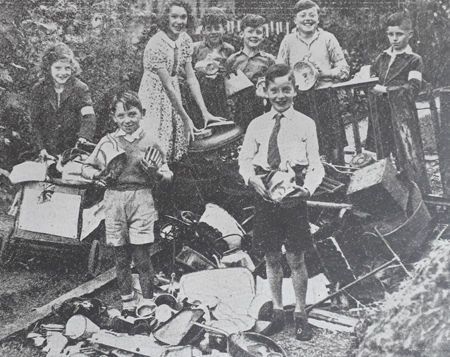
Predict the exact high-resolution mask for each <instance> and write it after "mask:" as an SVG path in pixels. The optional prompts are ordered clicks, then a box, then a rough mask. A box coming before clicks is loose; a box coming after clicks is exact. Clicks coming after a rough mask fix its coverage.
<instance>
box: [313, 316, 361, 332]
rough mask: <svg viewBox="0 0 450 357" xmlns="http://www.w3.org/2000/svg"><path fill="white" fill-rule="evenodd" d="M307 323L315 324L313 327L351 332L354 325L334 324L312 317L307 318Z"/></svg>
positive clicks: (353, 329)
mask: <svg viewBox="0 0 450 357" xmlns="http://www.w3.org/2000/svg"><path fill="white" fill-rule="evenodd" d="M308 323H309V324H310V325H313V326H315V327H319V328H323V329H327V330H330V331H334V332H347V333H352V332H354V331H355V328H354V327H349V326H344V325H339V324H334V323H332V322H328V321H324V320H317V319H314V318H308Z"/></svg>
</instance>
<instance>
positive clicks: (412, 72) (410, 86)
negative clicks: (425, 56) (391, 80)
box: [387, 56, 423, 97]
mask: <svg viewBox="0 0 450 357" xmlns="http://www.w3.org/2000/svg"><path fill="white" fill-rule="evenodd" d="M409 67H410V68H409V73H408V81H407V82H406V83H405V84H403V85H400V86H398V87H400V88H403V89H405V90H407V91H408V92H410V93H411V94H412V95H413V96H414V97H416V96H417V95H418V94H419V92H420V89H421V88H422V72H423V60H422V57H420V56H417V57H414V58H413V59H412V61H411V63H410V66H409ZM396 87H397V86H392V87H391V86H388V87H387V91H388V92H389V90H393V89H395V88H396Z"/></svg>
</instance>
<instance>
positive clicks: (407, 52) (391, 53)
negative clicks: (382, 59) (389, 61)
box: [384, 45, 413, 57]
mask: <svg viewBox="0 0 450 357" xmlns="http://www.w3.org/2000/svg"><path fill="white" fill-rule="evenodd" d="M384 52H385V53H387V54H388V55H389V56H391V57H395V56H397V55H401V54H403V53H406V54H409V55H410V54H412V53H413V50H412V48H411V46H410V45H407V46H406V47H405V48H404V49H403V50H402V51H401V52H395V53H394V51H393V48H392V46H391V47H389V48H388V49H387V50H385V51H384Z"/></svg>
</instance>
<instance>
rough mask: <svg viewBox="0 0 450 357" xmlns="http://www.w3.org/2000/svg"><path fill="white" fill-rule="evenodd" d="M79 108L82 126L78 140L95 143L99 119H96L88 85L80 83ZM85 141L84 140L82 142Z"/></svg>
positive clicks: (78, 93)
mask: <svg viewBox="0 0 450 357" xmlns="http://www.w3.org/2000/svg"><path fill="white" fill-rule="evenodd" d="M77 95H78V106H79V108H80V109H79V110H80V113H81V126H80V131H79V132H78V138H79V139H84V140H87V141H91V142H92V141H93V138H94V134H95V128H96V126H97V119H96V117H95V113H94V108H93V107H92V99H91V93H90V92H89V88H88V86H87V85H86V84H84V83H80V87H79V89H78V92H77ZM82 141H83V140H82Z"/></svg>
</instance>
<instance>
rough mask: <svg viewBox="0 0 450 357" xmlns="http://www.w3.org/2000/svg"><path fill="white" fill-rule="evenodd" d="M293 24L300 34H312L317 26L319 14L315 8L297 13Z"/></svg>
mask: <svg viewBox="0 0 450 357" xmlns="http://www.w3.org/2000/svg"><path fill="white" fill-rule="evenodd" d="M294 22H295V25H296V26H297V30H298V32H300V34H305V35H311V34H313V33H314V32H315V31H316V29H317V25H318V24H319V12H318V9H317V7H312V8H310V9H306V10H302V11H299V12H298V13H297V15H296V16H295V19H294Z"/></svg>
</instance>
